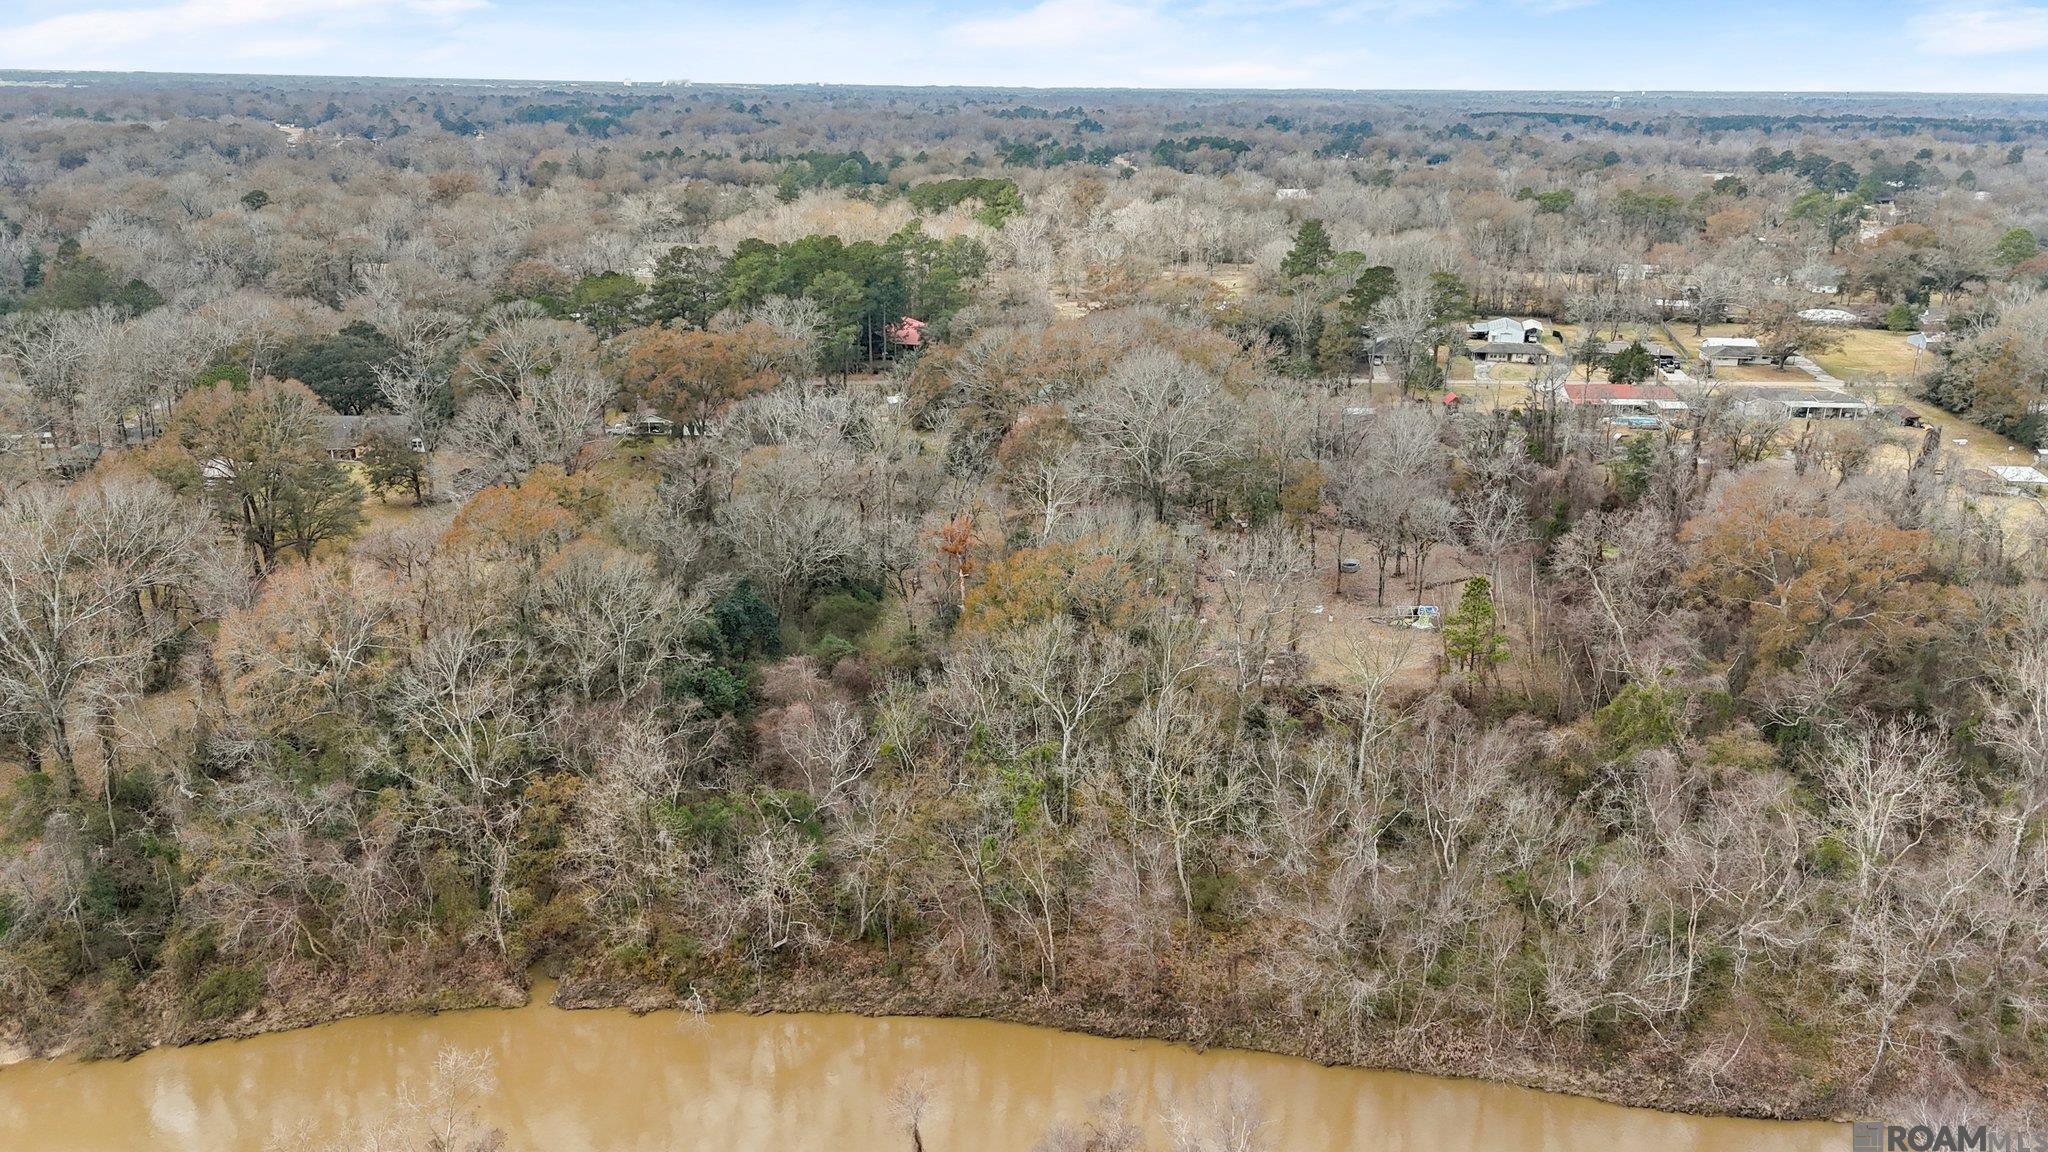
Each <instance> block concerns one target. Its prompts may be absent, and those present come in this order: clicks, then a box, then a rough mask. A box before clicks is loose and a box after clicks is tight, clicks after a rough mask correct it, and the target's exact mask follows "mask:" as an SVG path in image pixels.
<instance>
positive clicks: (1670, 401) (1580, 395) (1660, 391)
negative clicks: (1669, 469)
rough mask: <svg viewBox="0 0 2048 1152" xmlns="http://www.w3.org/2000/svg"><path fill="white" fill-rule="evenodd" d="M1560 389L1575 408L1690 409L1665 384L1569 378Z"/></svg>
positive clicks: (1658, 412)
mask: <svg viewBox="0 0 2048 1152" xmlns="http://www.w3.org/2000/svg"><path fill="white" fill-rule="evenodd" d="M1558 392H1559V393H1560V394H1561V395H1562V396H1563V397H1564V402H1565V403H1567V404H1569V405H1571V406H1572V407H1574V408H1609V409H1613V410H1615V411H1618V412H1633V413H1638V414H1641V415H1646V416H1676V415H1680V414H1682V413H1684V412H1687V411H1689V410H1690V409H1689V407H1688V406H1687V405H1686V402H1685V401H1683V400H1680V399H1679V398H1678V393H1676V392H1673V391H1672V390H1671V389H1670V388H1667V387H1665V386H1664V385H1662V384H1607V383H1603V382H1598V381H1591V382H1589V381H1570V380H1568V381H1566V382H1565V383H1563V384H1561V385H1559V386H1558Z"/></svg>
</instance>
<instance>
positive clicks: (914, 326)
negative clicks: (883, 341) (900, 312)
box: [887, 316, 927, 348]
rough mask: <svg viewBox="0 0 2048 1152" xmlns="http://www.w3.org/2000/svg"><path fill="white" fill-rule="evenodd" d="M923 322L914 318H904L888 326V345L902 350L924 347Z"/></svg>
mask: <svg viewBox="0 0 2048 1152" xmlns="http://www.w3.org/2000/svg"><path fill="white" fill-rule="evenodd" d="M926 327H927V325H926V324H925V322H924V321H922V320H919V319H918V318H917V317H915V316H905V317H904V318H902V319H901V320H898V321H896V322H895V323H894V324H891V325H889V331H888V333H887V335H888V337H889V343H891V344H895V345H897V346H898V347H902V348H919V347H923V345H924V330H925V328H926Z"/></svg>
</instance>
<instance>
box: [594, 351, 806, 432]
mask: <svg viewBox="0 0 2048 1152" xmlns="http://www.w3.org/2000/svg"><path fill="white" fill-rule="evenodd" d="M771 336H772V334H771V333H769V332H767V331H766V330H765V329H764V328H763V326H761V325H758V324H746V325H742V326H740V327H738V328H734V329H730V330H728V331H722V332H697V331H690V330H686V329H673V328H646V329H642V330H641V331H640V333H639V334H638V335H637V336H635V337H634V339H633V342H632V345H631V347H630V350H629V351H628V352H627V353H626V361H625V376H626V387H627V390H628V392H629V394H630V395H631V396H632V398H633V399H634V400H635V401H637V402H639V403H643V404H646V405H648V406H650V407H652V408H653V409H654V410H655V411H657V412H659V413H661V414H662V415H663V416H664V417H666V418H668V419H670V420H673V421H675V422H676V423H677V424H679V425H681V426H683V427H684V428H686V429H688V430H689V431H691V432H702V431H704V430H705V429H706V428H707V426H708V425H709V424H710V422H711V421H712V420H714V419H716V418H717V417H718V415H719V414H720V413H722V412H724V411H725V410H726V409H727V408H729V407H731V406H732V405H733V404H734V403H735V402H737V401H740V400H744V399H745V398H747V397H748V396H752V395H754V394H755V393H757V392H764V391H766V390H767V389H769V388H770V387H773V386H774V384H775V380H776V377H775V373H774V372H773V371H772V370H770V369H769V368H768V367H767V364H768V362H769V361H770V359H772V357H771V356H769V355H768V351H769V349H768V342H769V340H770V338H771Z"/></svg>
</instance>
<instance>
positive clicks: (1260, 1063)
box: [0, 1001, 1843, 1152]
mask: <svg viewBox="0 0 2048 1152" xmlns="http://www.w3.org/2000/svg"><path fill="white" fill-rule="evenodd" d="M451 1051H455V1052H461V1053H465V1054H469V1055H471V1056H474V1057H475V1058H477V1059H478V1060H479V1061H481V1062H482V1063H483V1064H485V1065H488V1067H489V1069H490V1075H489V1077H488V1083H483V1082H479V1084H480V1086H479V1087H477V1088H476V1090H475V1093H474V1098H473V1101H472V1103H473V1112H474V1118H475V1119H476V1121H477V1122H478V1123H479V1124H485V1123H487V1124H488V1125H490V1126H493V1127H497V1128H499V1129H501V1130H502V1131H503V1133H504V1135H505V1139H506V1143H505V1147H506V1148H507V1149H508V1150H510V1152H528V1150H532V1152H539V1150H541V1149H546V1150H548V1152H586V1150H588V1152H595V1150H597V1149H607V1150H615V1149H621V1148H649V1149H655V1148H659V1149H684V1148H698V1147H704V1148H710V1147H718V1148H728V1147H745V1148H754V1147H762V1148H765V1147H773V1148H777V1149H780V1150H785V1152H812V1150H816V1152H826V1150H828V1149H829V1150H832V1152H898V1150H900V1149H901V1148H902V1147H906V1146H907V1144H906V1142H905V1141H906V1134H905V1130H904V1128H903V1127H902V1123H901V1113H900V1109H899V1107H898V1106H897V1105H896V1104H895V1103H894V1101H896V1100H898V1099H900V1094H901V1089H902V1087H903V1086H904V1085H906V1084H917V1085H919V1086H920V1091H921V1092H923V1093H924V1094H925V1098H926V1099H927V1100H928V1107H927V1108H926V1109H925V1111H924V1118H923V1123H922V1136H923V1138H924V1145H925V1147H926V1148H928V1149H931V1150H932V1152H947V1150H950V1149H964V1148H973V1149H976V1150H978V1152H1027V1150H1028V1149H1030V1148H1032V1147H1033V1146H1035V1145H1036V1144H1037V1143H1038V1142H1039V1141H1041V1140H1042V1139H1044V1137H1045V1135H1046V1133H1047V1132H1048V1131H1049V1130H1050V1129H1052V1128H1053V1127H1054V1126H1057V1125H1062V1124H1066V1125H1072V1124H1079V1123H1085V1122H1086V1121H1087V1119H1088V1117H1090V1116H1091V1115H1094V1114H1101V1113H1102V1112H1103V1111H1104V1110H1105V1109H1106V1110H1107V1111H1108V1112H1109V1113H1111V1114H1114V1115H1118V1116H1121V1117H1124V1118H1126V1119H1127V1120H1129V1121H1130V1122H1131V1123H1134V1124H1137V1125H1139V1126H1140V1127H1142V1128H1145V1129H1148V1130H1149V1131H1150V1132H1151V1134H1152V1136H1153V1137H1154V1144H1153V1146H1154V1147H1158V1146H1159V1143H1158V1141H1159V1139H1160V1138H1161V1137H1163V1135H1164V1133H1165V1132H1166V1131H1167V1129H1168V1128H1170V1127H1171V1126H1172V1125H1173V1124H1174V1123H1176V1122H1183V1123H1196V1124H1212V1123H1222V1122H1223V1121H1224V1120H1225V1119H1226V1118H1235V1119H1255V1120H1256V1121H1257V1122H1258V1123H1259V1125H1260V1127H1259V1130H1260V1131H1261V1133H1262V1135H1263V1136H1264V1137H1265V1141H1266V1146H1267V1147H1271V1148H1275V1149H1284V1150H1285V1152H1340V1150H1348V1149H1352V1148H1359V1147H1373V1148H1376V1149H1382V1150H1386V1152H1421V1150H1422V1149H1430V1150H1432V1152H1444V1150H1450V1152H1467V1150H1469V1152H1476V1150H1478V1149H1481V1148H1499V1147H1514V1148H1517V1149H1529V1150H1534V1152H1566V1150H1573V1152H1576V1150H1578V1149H1584V1148H1591V1147H1615V1148H1636V1147H1657V1148H1664V1149H1677V1150H1680V1152H1687V1150H1698V1152H1706V1150H1708V1149H1725V1148H1743V1149H1756V1150H1760V1152H1820V1150H1823V1149H1826V1150H1829V1152H1832V1150H1833V1149H1835V1148H1837V1147H1838V1146H1839V1145H1840V1144H1841V1143H1842V1137H1843V1132H1842V1129H1841V1128H1840V1127H1839V1126H1837V1125H1829V1124H1816V1123H1779V1122H1770V1121H1755V1120H1743V1119H1727V1118H1704V1117H1694V1116H1685V1115H1679V1114H1673V1113H1664V1112H1655V1111H1648V1110H1643V1109H1632V1108H1621V1107H1616V1106H1613V1105H1609V1104H1604V1103H1598V1102H1595V1101H1591V1100H1588V1099H1584V1098H1581V1097H1574V1096H1564V1095H1556V1094H1549V1093H1540V1092H1534V1091H1530V1090H1527V1089H1522V1088H1516V1087H1512V1086H1508V1085H1502V1084H1497V1083H1488V1082H1484V1081H1477V1080H1462V1079H1452V1078H1445V1077H1429V1076H1419V1075H1413V1074H1408V1073H1400V1072H1382V1071H1370V1070H1360V1069H1353V1068H1332V1067H1325V1066H1318V1065H1316V1064H1312V1063H1307V1062H1304V1061H1302V1060H1299V1059H1296V1058H1293V1057H1287V1056H1277V1055H1271V1054H1267V1053H1258V1052H1245V1051H1237V1050H1230V1049H1221V1048H1210V1049H1206V1050H1197V1049H1194V1048H1190V1047H1187V1046H1185V1045H1180V1044H1169V1043H1161V1042H1156V1041H1148V1040H1112V1039H1104V1038H1100V1037H1095V1036H1089V1035H1085V1034H1081V1033H1075V1032H1069V1031H1060V1030H1053V1029H1046V1028H1038V1027H1032V1026H1027V1025H1018V1024H1008V1023H997V1022H992V1021H987V1020H972V1019H937V1018H909V1017H901V1016H891V1017H868V1016H855V1015H846V1014H825V1013H774V1014H763V1015H746V1014H739V1013H714V1014H709V1015H704V1016H698V1015H694V1014H689V1013H675V1012H666V1011H663V1012H639V1013H635V1012H630V1011H626V1010H620V1009H590V1010H578V1011H568V1010H561V1009H558V1008H556V1007H555V1006H553V1005H551V1004H547V1003H542V1002H539V1001H536V1002H533V1003H529V1004H527V1005H525V1006H523V1007H520V1008H515V1009H510V1010H491V1009H478V1010H466V1011H454V1012H443V1013H438V1014H434V1015H425V1016H423V1015H373V1016H363V1017H357V1018H354V1019H349V1020H343V1021H338V1022H336V1023H332V1024H326V1025H320V1026H316V1027H312V1028H303V1029H293V1030H288V1031H283V1032H273V1033H267V1034H263V1035H259V1036H255V1037H251V1038H247V1039H240V1040H232V1041H227V1042H223V1043H212V1044H196V1045H190V1046H186V1047H164V1048H158V1049H154V1050H152V1051H149V1052H146V1053H144V1054H142V1055H140V1056H138V1057H136V1058H135V1059H132V1060H126V1061H97V1062H80V1061H78V1060H76V1059H66V1060H60V1061H49V1062H31V1063H28V1064H25V1065H16V1066H14V1067H11V1068H6V1069H0V1147H30V1146H33V1147H36V1148H38V1149H39V1150H41V1152H86V1150H95V1152H96V1150H99V1149H104V1148H109V1147H151V1148H158V1149H163V1150H165V1152H186V1150H192V1152H197V1150H199V1149H204V1150H205V1152H266V1150H267V1149H271V1148H275V1147H287V1146H288V1147H292V1148H294V1149H320V1150H323V1152H326V1150H336V1152H339V1150H341V1149H354V1148H357V1147H361V1146H364V1144H365V1140H366V1137H369V1136H375V1135H382V1136H390V1135H392V1134H393V1133H394V1132H395V1131H396V1129H394V1128H392V1127H390V1126H391V1125H394V1124H400V1123H404V1122H408V1118H411V1117H414V1116H415V1113H413V1112H409V1111H408V1108H410V1107H411V1106H412V1104H414V1103H416V1102H417V1100H418V1099H419V1098H421V1097H431V1096H433V1095H434V1093H435V1090H436V1088H437V1087H439V1085H437V1083H436V1080H437V1077H440V1076H441V1075H442V1074H443V1072H444V1066H445V1060H446V1054H447V1053H449V1052H451ZM464 1107H465V1109H468V1108H470V1105H464ZM1225 1113H1228V1114H1229V1116H1228V1117H1226V1115H1225Z"/></svg>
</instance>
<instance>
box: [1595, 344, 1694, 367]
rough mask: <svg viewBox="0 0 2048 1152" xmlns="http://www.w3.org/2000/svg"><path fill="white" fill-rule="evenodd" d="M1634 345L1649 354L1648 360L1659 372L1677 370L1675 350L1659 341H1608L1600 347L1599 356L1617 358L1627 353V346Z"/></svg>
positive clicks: (1677, 360) (1677, 357) (1678, 361)
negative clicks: (1652, 361)
mask: <svg viewBox="0 0 2048 1152" xmlns="http://www.w3.org/2000/svg"><path fill="white" fill-rule="evenodd" d="M1636 343H1640V344H1642V346H1643V351H1645V352H1648V353H1649V354H1650V359H1651V360H1654V361H1655V362H1656V364H1657V370H1658V371H1659V372H1676V371H1677V370H1678V365H1679V363H1680V360H1679V355H1678V352H1677V350H1675V349H1673V348H1672V347H1671V345H1669V344H1666V343H1664V342H1663V341H1661V340H1642V341H1636V340H1609V341H1608V342H1607V343H1605V344H1602V345H1601V346H1600V354H1601V355H1602V356H1609V357H1613V356H1619V355H1621V354H1622V353H1623V352H1626V351H1628V346H1629V345H1631V344H1636Z"/></svg>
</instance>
